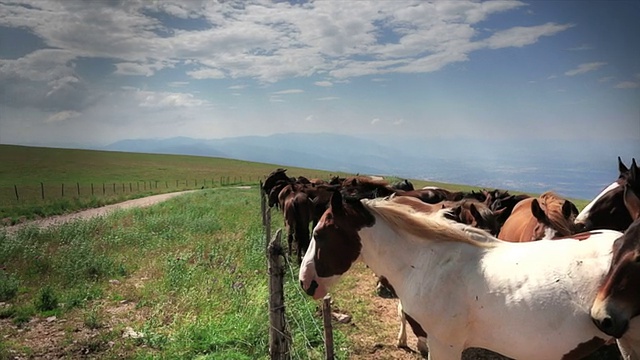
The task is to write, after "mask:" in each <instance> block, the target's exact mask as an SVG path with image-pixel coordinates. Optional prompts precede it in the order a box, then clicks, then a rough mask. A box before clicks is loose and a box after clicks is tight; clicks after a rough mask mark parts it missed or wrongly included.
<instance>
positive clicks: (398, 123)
mask: <svg viewBox="0 0 640 360" xmlns="http://www.w3.org/2000/svg"><path fill="white" fill-rule="evenodd" d="M402 124H404V119H398V120H395V121H394V122H393V125H395V126H398V125H402Z"/></svg>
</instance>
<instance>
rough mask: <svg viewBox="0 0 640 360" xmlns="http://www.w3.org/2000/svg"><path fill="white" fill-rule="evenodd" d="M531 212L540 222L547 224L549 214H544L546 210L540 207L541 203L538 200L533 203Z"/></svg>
mask: <svg viewBox="0 0 640 360" xmlns="http://www.w3.org/2000/svg"><path fill="white" fill-rule="evenodd" d="M531 212H532V213H533V216H535V218H536V219H538V221H540V222H543V223H547V222H548V220H547V214H545V213H544V210H542V208H541V207H540V203H538V199H533V201H532V202H531Z"/></svg>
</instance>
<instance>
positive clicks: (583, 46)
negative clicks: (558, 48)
mask: <svg viewBox="0 0 640 360" xmlns="http://www.w3.org/2000/svg"><path fill="white" fill-rule="evenodd" d="M593 49H594V47H593V46H591V45H587V44H585V45H580V46H576V47H572V48H568V49H567V50H569V51H586V50H593Z"/></svg>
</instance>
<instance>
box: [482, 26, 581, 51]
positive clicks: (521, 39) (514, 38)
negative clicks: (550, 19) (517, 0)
mask: <svg viewBox="0 0 640 360" xmlns="http://www.w3.org/2000/svg"><path fill="white" fill-rule="evenodd" d="M571 27H573V25H571V24H564V25H559V24H554V23H546V24H544V25H539V26H530V27H522V26H517V27H513V28H511V29H507V30H502V31H498V32H496V33H495V34H493V35H491V36H490V37H489V38H488V39H486V40H485V41H484V43H485V44H486V46H487V47H488V48H490V49H501V48H506V47H523V46H525V45H531V44H534V43H536V42H537V41H538V40H539V39H540V37H542V36H552V35H555V34H557V33H559V32H561V31H565V30H567V29H569V28H571Z"/></svg>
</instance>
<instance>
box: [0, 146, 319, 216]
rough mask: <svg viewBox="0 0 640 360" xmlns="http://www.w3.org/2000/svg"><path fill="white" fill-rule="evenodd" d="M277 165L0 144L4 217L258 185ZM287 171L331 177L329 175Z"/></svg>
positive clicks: (0, 193)
mask: <svg viewBox="0 0 640 360" xmlns="http://www.w3.org/2000/svg"><path fill="white" fill-rule="evenodd" d="M277 167H278V166H276V165H272V164H262V163H253V162H247V161H239V160H229V159H221V158H209V157H198V156H180V155H158V154H137V153H124V152H108V151H93V150H71V149H53V148H38V147H25V146H13V145H0V219H8V220H5V222H6V223H8V224H13V223H15V222H16V221H19V220H20V218H26V219H29V218H33V217H43V216H50V215H57V214H62V213H65V212H70V211H75V210H79V209H82V208H91V207H97V206H102V205H105V204H110V203H114V202H119V201H123V200H126V199H131V198H136V197H142V196H147V195H151V194H155V193H162V192H170V191H180V190H186V189H199V188H202V187H205V188H213V187H220V186H227V185H241V184H245V185H246V184H258V183H259V181H260V180H261V179H264V178H265V176H266V175H268V174H269V173H270V172H271V171H273V170H275V169H276V168H277ZM288 169H289V171H290V172H291V173H293V174H303V173H304V174H305V175H306V176H309V177H321V178H328V177H329V172H328V171H317V170H311V169H299V168H294V167H289V168H288ZM16 192H17V193H18V195H17V196H16ZM43 194H44V196H43Z"/></svg>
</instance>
